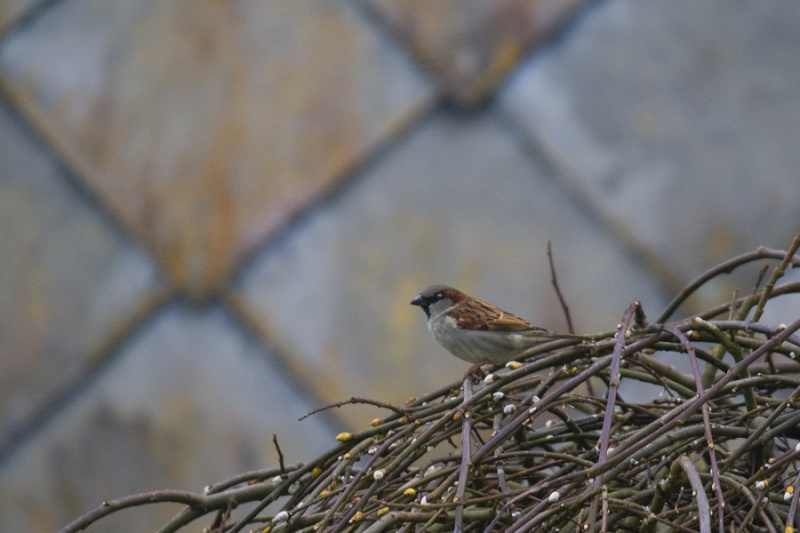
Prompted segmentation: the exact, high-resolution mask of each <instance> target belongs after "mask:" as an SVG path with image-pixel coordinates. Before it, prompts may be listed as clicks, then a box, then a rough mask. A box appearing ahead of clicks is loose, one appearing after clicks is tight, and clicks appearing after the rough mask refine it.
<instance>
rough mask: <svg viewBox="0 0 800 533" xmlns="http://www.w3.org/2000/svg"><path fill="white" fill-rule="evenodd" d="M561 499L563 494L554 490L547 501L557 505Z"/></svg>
mask: <svg viewBox="0 0 800 533" xmlns="http://www.w3.org/2000/svg"><path fill="white" fill-rule="evenodd" d="M559 498H561V493H559V492H558V491H557V490H554V491H553V492H551V493H550V496H548V497H547V501H548V502H550V503H556V502H557V501H558V500H559Z"/></svg>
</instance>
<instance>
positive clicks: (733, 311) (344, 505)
mask: <svg viewBox="0 0 800 533" xmlns="http://www.w3.org/2000/svg"><path fill="white" fill-rule="evenodd" d="M798 247H800V237H798V238H797V239H795V242H794V243H793V246H792V247H791V249H790V250H789V251H788V252H787V251H777V250H769V249H764V248H760V249H759V250H757V251H755V252H753V253H750V254H745V255H743V256H740V257H737V258H735V259H732V260H730V261H728V262H726V263H725V264H723V265H720V266H719V267H717V268H715V269H712V270H711V271H709V272H707V273H706V274H704V275H703V276H701V277H700V278H698V279H697V280H695V281H694V282H692V283H691V284H690V285H689V286H687V287H686V289H685V290H684V291H682V293H681V294H680V295H679V296H678V297H677V298H676V299H675V300H674V301H673V302H672V303H671V304H670V306H669V307H668V309H667V310H666V311H665V312H664V313H663V314H662V316H660V317H659V318H658V319H657V320H656V324H655V325H647V323H646V322H645V317H644V313H643V312H642V310H641V308H640V307H639V305H638V303H636V302H634V303H633V304H631V306H630V307H629V308H628V309H627V311H626V312H625V314H624V316H623V319H622V321H621V323H620V326H619V327H618V330H617V331H614V332H610V333H608V334H604V335H598V336H596V337H595V338H594V339H593V341H592V342H580V341H579V340H569V339H563V340H559V341H554V342H551V343H548V344H545V345H541V346H539V347H537V348H536V350H535V351H533V350H532V351H531V353H530V354H529V355H530V357H528V358H526V359H525V360H524V362H523V363H522V364H519V363H511V364H509V365H507V368H504V369H500V370H498V371H497V372H496V373H494V374H490V375H488V376H487V377H486V378H485V379H484V380H483V381H482V382H481V383H480V384H477V385H475V384H473V383H472V382H471V381H470V380H465V382H464V384H463V386H461V387H459V386H458V385H457V384H454V385H453V386H451V387H448V388H445V389H442V390H439V391H436V392H433V393H431V394H428V395H427V396H425V397H422V398H417V399H412V400H410V401H409V402H408V403H407V404H406V405H404V406H402V407H392V406H385V405H383V404H381V405H383V406H384V407H386V408H387V410H388V412H389V414H388V416H386V417H385V418H383V419H376V420H374V421H373V422H372V427H371V428H370V429H368V430H366V431H363V432H361V433H357V434H341V435H339V437H337V439H338V440H339V441H340V443H339V444H338V445H337V446H336V447H335V448H334V449H332V450H330V451H329V452H327V453H325V454H324V455H322V456H321V457H317V458H315V459H314V460H312V461H310V462H309V463H307V464H302V465H295V466H285V465H281V467H280V468H275V469H271V470H264V471H259V472H250V473H246V474H242V475H241V476H238V477H237V478H235V479H232V480H229V481H227V482H224V483H221V484H218V485H215V486H212V487H209V488H208V489H207V491H206V493H205V494H203V495H196V494H190V493H184V492H177V491H160V492H154V493H148V494H143V495H139V496H132V497H129V498H124V499H122V500H118V501H114V502H107V503H106V504H104V506H102V507H100V508H98V509H96V510H94V511H92V512H91V513H89V514H87V515H85V516H83V517H81V518H79V519H78V520H76V521H75V522H73V523H72V524H70V525H69V526H67V527H66V528H64V529H63V530H62V531H64V532H65V533H66V532H72V531H78V530H80V529H82V528H85V527H87V526H88V525H89V524H91V523H93V522H94V521H96V520H98V519H99V518H101V517H102V516H105V515H108V514H111V513H113V512H116V511H117V510H119V509H121V508H126V507H130V506H133V505H143V504H149V503H154V502H155V501H172V502H179V503H183V504H185V505H186V509H185V510H184V511H182V512H181V513H179V514H178V515H177V516H175V517H174V518H173V519H172V520H171V521H170V522H169V523H168V524H166V525H165V526H164V527H163V529H162V531H164V532H168V531H177V530H179V529H181V528H182V527H184V526H185V525H187V524H189V523H190V522H192V521H194V520H197V519H198V518H200V517H203V516H205V515H207V514H209V513H216V518H215V519H214V521H213V522H212V524H211V525H210V526H209V528H208V530H209V531H220V532H229V533H234V532H237V531H242V530H244V529H245V528H247V529H248V530H253V531H263V532H270V533H277V532H284V531H308V532H312V531H359V532H370V533H371V532H378V531H411V530H412V529H414V530H421V531H453V530H455V531H506V532H515V531H559V530H560V531H611V530H615V531H656V530H657V528H658V530H663V527H664V526H666V527H667V528H668V529H669V530H670V531H698V530H699V531H711V530H712V529H715V530H717V529H718V530H719V531H723V530H724V531H793V529H791V528H793V527H794V525H795V524H797V523H798V518H797V505H798V493H797V492H798V491H796V490H795V488H796V487H798V483H800V468H799V467H800V445H798V440H800V411H799V410H798V409H797V408H796V405H795V404H796V401H797V397H798V395H800V364H798V362H797V361H796V357H797V354H798V353H800V338H798V337H797V336H795V335H794V334H795V332H796V331H797V330H798V329H800V320H797V321H794V322H793V323H791V324H789V325H783V324H781V325H777V326H767V325H764V324H762V323H761V322H760V318H761V315H762V313H763V311H764V309H765V306H766V305H767V304H768V302H769V301H770V300H772V299H774V298H776V297H778V296H781V295H785V294H789V293H798V292H800V283H798V282H793V283H784V284H779V283H778V280H779V279H780V278H781V277H782V276H783V274H784V272H785V271H786V270H787V269H788V268H789V267H791V266H800V257H798V256H796V255H795V253H796V252H797V249H798ZM763 259H771V260H776V261H778V263H777V264H776V265H775V266H774V268H773V271H772V274H771V276H770V278H769V279H768V281H767V283H766V284H765V285H764V287H763V288H760V289H754V290H753V292H752V293H751V294H749V295H747V296H744V297H741V298H735V299H734V301H732V302H730V303H728V304H725V305H720V306H719V307H716V308H714V309H710V310H709V311H707V312H705V313H702V314H700V315H698V316H694V317H691V318H688V319H685V320H680V321H675V322H668V319H669V318H670V316H671V315H672V313H673V312H674V311H675V310H676V309H677V308H678V307H679V306H680V304H681V303H682V302H683V301H684V300H685V299H686V298H687V297H688V296H689V295H691V294H692V293H693V292H694V291H696V290H697V289H698V288H699V287H700V286H702V285H703V284H704V283H706V282H707V281H708V280H710V279H712V278H714V277H716V276H718V275H720V274H722V273H726V272H730V271H731V270H733V269H734V268H737V267H739V266H741V265H744V264H747V263H751V262H753V261H757V260H763ZM748 317H749V318H748ZM687 360H688V363H689V365H687V366H686V367H687V368H689V367H690V368H691V371H686V372H684V371H681V370H679V369H678V368H676V366H673V365H672V364H670V363H676V365H677V366H680V364H677V363H678V362H679V361H687ZM621 380H625V381H626V382H640V383H648V384H653V385H656V386H657V387H659V388H660V390H661V391H662V393H661V394H660V395H659V398H657V399H656V400H653V401H651V402H646V403H635V402H630V401H624V400H623V399H622V398H621V397H620V395H619V385H620V382H621ZM626 385H627V383H626ZM473 388H474V389H475V390H473ZM598 388H602V389H603V391H604V394H598V393H597V392H595V390H596V389H598ZM359 401H365V402H366V401H367V400H358V399H352V400H351V402H352V403H356V402H359ZM371 403H373V404H377V402H371ZM248 502H249V503H250V504H251V506H252V509H251V510H250V511H249V512H248V513H247V514H246V515H245V516H242V517H238V518H236V519H234V518H232V515H231V510H232V509H233V508H234V507H236V506H239V505H242V504H245V503H248ZM254 502H255V503H256V504H255V505H253V503H254ZM267 510H269V512H268V511H267Z"/></svg>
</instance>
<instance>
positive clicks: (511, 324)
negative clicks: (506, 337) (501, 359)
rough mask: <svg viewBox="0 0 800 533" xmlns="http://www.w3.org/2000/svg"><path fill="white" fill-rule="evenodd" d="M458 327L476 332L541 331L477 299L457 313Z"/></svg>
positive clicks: (464, 305)
mask: <svg viewBox="0 0 800 533" xmlns="http://www.w3.org/2000/svg"><path fill="white" fill-rule="evenodd" d="M456 314H457V318H456V325H457V326H458V327H459V328H461V329H468V330H474V331H531V330H534V331H541V332H543V333H547V330H545V329H542V328H539V327H536V326H534V325H533V324H531V323H530V322H527V321H525V320H523V319H521V318H520V317H518V316H516V315H512V314H511V313H507V312H505V311H503V310H502V309H498V308H497V307H495V306H493V305H489V304H487V303H485V302H481V301H479V300H475V299H469V300H467V301H465V302H464V303H463V304H462V305H461V306H459V308H458V309H457V311H456Z"/></svg>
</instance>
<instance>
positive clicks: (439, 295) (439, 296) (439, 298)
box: [433, 292, 442, 302]
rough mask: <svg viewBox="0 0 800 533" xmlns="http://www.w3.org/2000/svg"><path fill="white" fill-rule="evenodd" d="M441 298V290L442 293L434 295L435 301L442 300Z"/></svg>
mask: <svg viewBox="0 0 800 533" xmlns="http://www.w3.org/2000/svg"><path fill="white" fill-rule="evenodd" d="M441 299H442V293H441V292H440V293H438V294H435V295H434V296H433V301H434V302H438V301H439V300H441Z"/></svg>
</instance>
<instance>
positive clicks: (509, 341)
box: [411, 285, 585, 365]
mask: <svg viewBox="0 0 800 533" xmlns="http://www.w3.org/2000/svg"><path fill="white" fill-rule="evenodd" d="M411 305H418V306H420V307H421V308H422V310H423V311H425V314H426V315H427V316H428V330H430V332H431V334H432V335H433V338H434V339H436V341H437V342H438V343H439V344H441V345H442V346H443V347H444V348H445V349H446V350H447V351H448V352H450V353H451V354H453V355H455V356H456V357H458V358H459V359H463V360H464V361H469V362H470V363H473V364H474V365H480V364H482V363H491V364H503V363H507V362H508V361H511V360H513V359H514V358H516V357H519V356H520V355H521V354H523V352H525V351H527V350H529V349H530V348H532V347H534V346H536V345H537V344H542V343H544V342H547V341H552V340H556V339H562V338H571V339H581V340H584V339H585V338H584V337H580V336H578V335H569V334H560V333H553V332H552V331H548V330H546V329H543V328H540V327H537V326H534V325H533V324H531V323H529V322H526V321H525V320H523V319H521V318H520V317H518V316H516V315H512V314H511V313H508V312H506V311H503V310H502V309H498V308H497V307H495V306H493V305H492V304H489V303H486V302H483V301H481V300H478V299H477V298H473V297H471V296H467V295H466V294H464V293H463V292H461V291H459V290H457V289H454V288H453V287H448V286H447V285H432V286H431V287H428V288H427V289H425V290H423V291H422V292H421V293H419V294H418V295H417V296H416V297H414V299H413V300H411Z"/></svg>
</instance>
